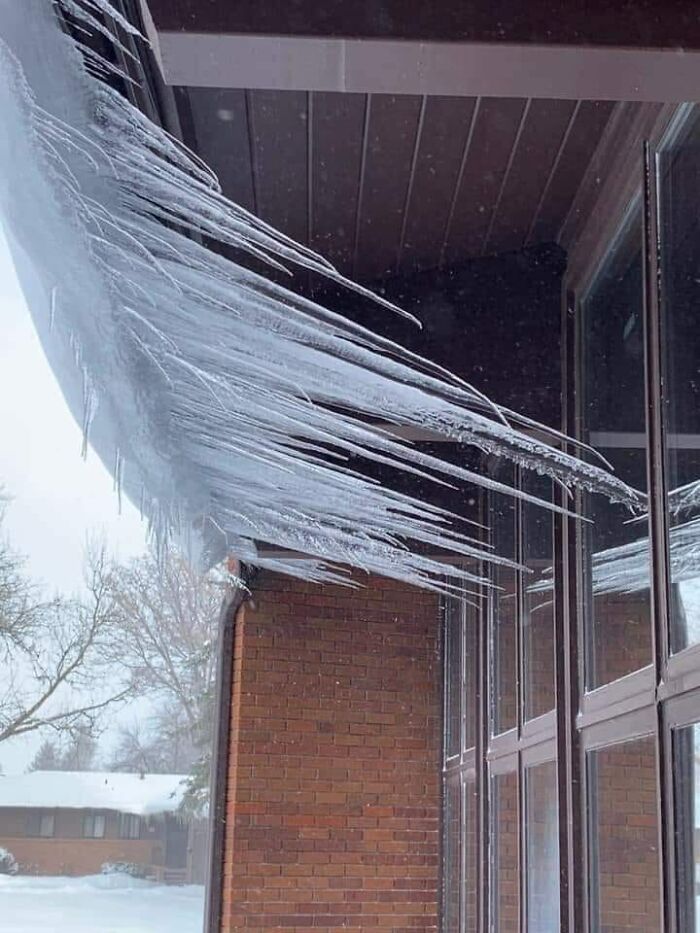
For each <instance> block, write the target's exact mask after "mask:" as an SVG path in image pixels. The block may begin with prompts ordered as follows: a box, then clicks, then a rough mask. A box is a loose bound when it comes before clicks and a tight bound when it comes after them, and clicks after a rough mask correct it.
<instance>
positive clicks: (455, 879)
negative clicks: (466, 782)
mask: <svg viewBox="0 0 700 933" xmlns="http://www.w3.org/2000/svg"><path fill="white" fill-rule="evenodd" d="M461 803H462V801H461V788H460V779H459V774H451V775H450V776H449V777H448V778H446V781H445V816H444V821H443V834H444V838H443V866H442V870H443V929H444V933H460V928H459V906H460V887H461V885H460V881H461V874H462V873H461V865H460V859H461V822H462V819H461V810H462V807H461Z"/></svg>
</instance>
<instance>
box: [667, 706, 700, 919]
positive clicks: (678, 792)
mask: <svg viewBox="0 0 700 933" xmlns="http://www.w3.org/2000/svg"><path fill="white" fill-rule="evenodd" d="M673 775H674V787H673V792H674V801H675V806H674V809H675V817H676V825H677V827H678V830H677V832H676V835H675V858H676V871H677V882H676V910H677V916H678V925H679V929H681V930H696V929H697V925H698V899H697V891H698V885H699V884H700V868H699V866H700V724H698V723H692V724H690V725H687V726H683V727H681V728H678V729H675V730H674V731H673Z"/></svg>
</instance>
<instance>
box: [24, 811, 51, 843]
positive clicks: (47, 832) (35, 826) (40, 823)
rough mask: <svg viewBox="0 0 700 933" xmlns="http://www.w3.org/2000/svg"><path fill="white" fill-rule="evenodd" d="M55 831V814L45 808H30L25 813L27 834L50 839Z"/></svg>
mask: <svg viewBox="0 0 700 933" xmlns="http://www.w3.org/2000/svg"><path fill="white" fill-rule="evenodd" d="M55 833H56V815H55V813H52V812H47V811H45V810H30V811H29V812H28V815H27V835H28V836H39V837H41V838H42V839H50V838H51V837H53V836H54V835H55Z"/></svg>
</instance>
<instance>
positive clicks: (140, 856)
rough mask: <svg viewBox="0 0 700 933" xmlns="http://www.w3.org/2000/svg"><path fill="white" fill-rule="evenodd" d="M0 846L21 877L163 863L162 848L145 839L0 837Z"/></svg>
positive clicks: (84, 872) (90, 871) (79, 873)
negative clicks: (124, 864) (107, 865)
mask: <svg viewBox="0 0 700 933" xmlns="http://www.w3.org/2000/svg"><path fill="white" fill-rule="evenodd" d="M0 846H3V847H4V848H6V849H9V850H10V852H12V854H13V855H14V857H15V858H16V859H17V861H18V862H19V864H20V871H21V872H22V874H30V875H68V876H75V875H95V874H99V873H100V869H101V867H102V865H103V864H104V863H105V862H136V863H137V864H139V865H153V864H159V863H162V861H163V846H162V844H160V843H156V844H154V843H153V842H152V841H151V840H149V839H30V838H26V837H25V838H23V839H22V838H13V837H11V836H8V837H0Z"/></svg>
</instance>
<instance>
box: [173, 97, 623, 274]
mask: <svg viewBox="0 0 700 933" xmlns="http://www.w3.org/2000/svg"><path fill="white" fill-rule="evenodd" d="M183 91H184V94H185V95H186V102H187V104H188V108H187V109H188V125H190V126H191V129H190V131H189V135H192V136H193V140H190V141H192V142H193V145H194V148H195V149H196V151H197V152H198V154H199V155H200V156H201V157H202V158H203V159H204V160H205V161H206V162H207V163H208V164H209V165H211V167H212V168H213V169H214V171H215V172H216V173H217V175H218V177H219V179H220V181H221V184H222V187H223V189H224V192H225V193H226V194H227V195H228V196H229V197H231V198H232V199H233V200H234V201H236V202H237V203H239V204H241V205H242V206H243V207H245V208H247V209H249V210H252V211H254V212H256V213H258V214H259V215H260V216H261V217H262V218H263V219H264V220H266V221H268V222H270V223H272V224H273V225H275V226H277V227H279V228H280V229H281V230H282V231H284V232H285V233H287V234H289V235H290V236H292V237H294V238H295V239H298V240H300V241H301V242H302V243H306V242H307V240H308V237H309V233H310V234H311V245H312V247H313V248H314V249H316V250H317V251H318V252H319V253H321V255H323V256H325V257H326V258H328V259H329V260H330V261H331V262H333V263H334V264H335V265H336V266H338V267H339V268H340V269H341V271H343V272H344V273H347V274H354V275H356V276H357V277H358V278H359V279H362V280H363V281H372V280H373V279H376V278H378V277H381V276H386V275H393V274H395V273H396V272H397V271H398V272H399V273H401V274H411V273H412V272H414V271H419V270H424V269H434V268H437V267H438V266H439V265H440V264H441V258H442V260H443V262H442V265H443V266H449V265H453V264H456V263H460V262H464V261H465V260H468V259H469V258H473V257H475V256H479V255H481V254H482V253H483V252H484V251H486V252H488V253H495V252H502V251H507V250H512V249H519V248H521V247H522V246H524V245H533V244H536V243H543V242H550V241H555V240H557V239H558V237H559V233H560V231H561V230H562V228H563V227H564V232H565V233H566V231H567V230H568V227H569V226H570V225H571V212H572V205H574V207H573V210H574V211H575V212H577V216H578V213H581V210H582V208H581V206H580V205H581V204H584V209H583V214H585V213H586V209H590V205H591V203H592V200H593V195H595V192H592V193H591V192H588V202H589V203H585V202H586V193H585V192H583V193H582V190H581V179H582V178H583V177H584V176H585V175H586V170H587V167H588V165H589V164H590V163H591V160H592V159H593V158H594V155H595V153H596V149H597V147H598V144H599V141H600V139H601V136H602V134H603V132H604V131H605V130H606V127H607V126H608V123H609V120H610V115H611V113H612V112H613V108H614V105H613V104H610V103H600V102H594V101H583V102H580V103H579V104H578V106H576V103H575V102H573V101H541V100H533V101H531V102H529V103H527V102H526V101H524V100H522V99H515V98H512V99H511V98H508V99H496V98H491V99H483V100H481V101H479V102H478V104H477V102H475V100H474V99H473V98H460V97H428V98H425V99H423V98H420V97H415V96H392V95H381V94H380V95H372V96H371V97H370V98H367V96H366V95H361V94H340V93H313V94H311V93H307V92H303V91H300V92H296V91H242V90H221V89H216V88H189V89H186V90H184V89H183ZM632 109H633V108H632ZM189 111H191V113H189ZM419 129H420V132H418V131H419ZM189 135H188V140H189ZM604 169H605V166H601V168H600V170H599V171H598V173H599V174H600V175H601V177H604V175H605V171H604ZM589 175H590V173H589ZM584 187H585V186H584ZM589 187H590V185H589ZM567 216H569V222H568V224H566V225H565V219H566V218H567ZM563 242H566V236H565V237H564V241H563Z"/></svg>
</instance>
